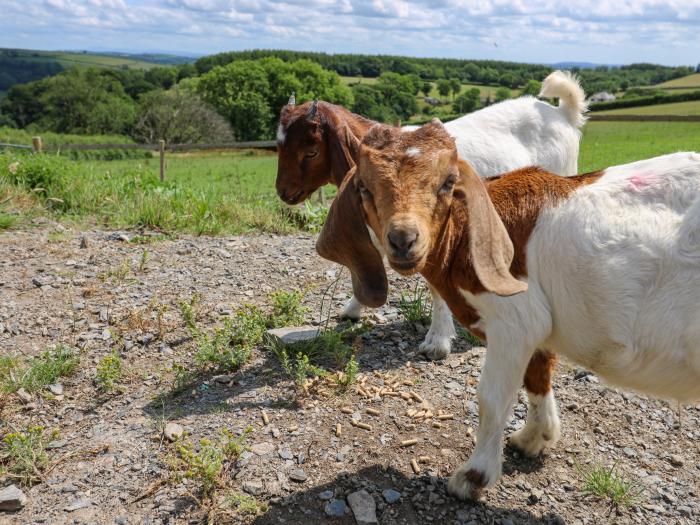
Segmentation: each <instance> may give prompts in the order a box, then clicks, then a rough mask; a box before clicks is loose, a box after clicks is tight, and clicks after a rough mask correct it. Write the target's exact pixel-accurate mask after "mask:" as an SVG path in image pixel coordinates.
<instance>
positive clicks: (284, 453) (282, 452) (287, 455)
mask: <svg viewBox="0 0 700 525" xmlns="http://www.w3.org/2000/svg"><path fill="white" fill-rule="evenodd" d="M277 453H278V454H279V456H280V457H281V458H282V459H294V454H292V451H291V450H289V449H288V448H287V447H279V448H278V449H277Z"/></svg>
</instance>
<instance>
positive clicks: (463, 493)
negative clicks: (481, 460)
mask: <svg viewBox="0 0 700 525" xmlns="http://www.w3.org/2000/svg"><path fill="white" fill-rule="evenodd" d="M487 485H488V480H487V479H486V474H485V473H483V472H480V471H478V470H475V469H468V468H467V467H466V465H462V466H460V467H459V468H458V469H457V470H456V471H455V473H454V474H452V476H450V480H449V481H448V482H447V492H449V493H450V494H452V495H453V496H455V497H456V498H459V499H461V500H471V501H478V500H479V498H481V495H482V494H483V492H484V489H485V488H486V486H487Z"/></svg>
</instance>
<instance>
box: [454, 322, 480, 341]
mask: <svg viewBox="0 0 700 525" xmlns="http://www.w3.org/2000/svg"><path fill="white" fill-rule="evenodd" d="M457 333H458V334H459V337H461V338H462V339H465V340H466V341H467V342H468V343H469V344H470V345H471V346H484V342H483V341H482V340H481V339H479V338H478V337H477V336H475V335H474V334H472V333H471V332H470V331H469V330H465V329H464V328H462V327H461V326H459V325H458V326H457Z"/></svg>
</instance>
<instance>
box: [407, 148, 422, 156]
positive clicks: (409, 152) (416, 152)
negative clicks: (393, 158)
mask: <svg viewBox="0 0 700 525" xmlns="http://www.w3.org/2000/svg"><path fill="white" fill-rule="evenodd" d="M406 155H408V156H409V157H417V156H418V155H420V149H418V148H408V149H407V150H406Z"/></svg>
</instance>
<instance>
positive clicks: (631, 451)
mask: <svg viewBox="0 0 700 525" xmlns="http://www.w3.org/2000/svg"><path fill="white" fill-rule="evenodd" d="M622 452H624V453H625V456H627V457H628V458H633V457H635V456H636V455H637V453H636V452H635V451H634V449H633V448H631V447H625V448H623V449H622Z"/></svg>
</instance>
